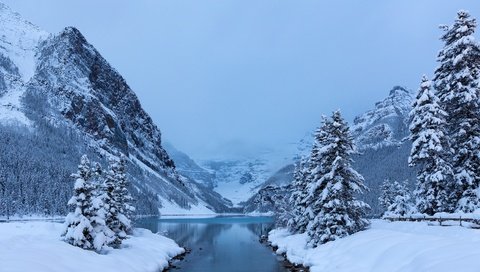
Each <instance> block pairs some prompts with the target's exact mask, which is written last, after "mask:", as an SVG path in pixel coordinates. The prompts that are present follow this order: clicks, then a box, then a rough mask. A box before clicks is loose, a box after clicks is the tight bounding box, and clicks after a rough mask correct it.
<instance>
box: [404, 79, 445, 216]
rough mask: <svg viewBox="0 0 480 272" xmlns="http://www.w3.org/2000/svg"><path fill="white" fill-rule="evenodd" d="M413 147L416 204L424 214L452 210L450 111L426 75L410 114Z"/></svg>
mask: <svg viewBox="0 0 480 272" xmlns="http://www.w3.org/2000/svg"><path fill="white" fill-rule="evenodd" d="M410 116H411V124H410V133H411V134H410V139H411V140H412V142H413V144H412V150H411V152H410V157H409V165H410V166H418V167H419V172H418V174H417V188H416V190H415V196H416V202H417V203H416V207H417V210H418V211H419V212H421V213H426V214H429V215H433V214H435V213H437V212H452V211H453V209H454V207H455V200H453V199H452V194H451V190H452V189H453V186H454V180H453V170H452V167H451V165H450V162H449V160H450V157H451V156H452V154H451V153H452V152H451V149H450V144H449V141H448V138H447V135H446V132H445V126H446V117H447V114H446V113H445V111H443V110H442V109H441V108H440V105H439V99H438V97H437V96H436V95H435V93H434V92H433V91H432V89H431V82H430V81H429V80H428V79H427V77H426V76H423V78H422V83H421V84H420V89H419V91H418V95H417V98H416V100H415V101H414V103H413V109H412V111H411V113H410Z"/></svg>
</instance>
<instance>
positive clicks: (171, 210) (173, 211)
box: [159, 199, 216, 216]
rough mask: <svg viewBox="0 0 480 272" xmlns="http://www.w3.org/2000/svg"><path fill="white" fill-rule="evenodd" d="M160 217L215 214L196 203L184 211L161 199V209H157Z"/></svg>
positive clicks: (174, 204)
mask: <svg viewBox="0 0 480 272" xmlns="http://www.w3.org/2000/svg"><path fill="white" fill-rule="evenodd" d="M159 211H160V215H162V216H163V215H214V214H216V213H215V212H214V211H212V210H211V209H209V208H207V207H206V206H205V205H203V204H201V203H198V204H197V205H191V207H190V209H188V210H187V209H184V208H182V207H180V206H178V205H177V204H176V203H173V202H170V201H168V200H164V199H162V208H160V209H159Z"/></svg>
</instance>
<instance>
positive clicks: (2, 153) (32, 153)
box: [0, 121, 158, 218]
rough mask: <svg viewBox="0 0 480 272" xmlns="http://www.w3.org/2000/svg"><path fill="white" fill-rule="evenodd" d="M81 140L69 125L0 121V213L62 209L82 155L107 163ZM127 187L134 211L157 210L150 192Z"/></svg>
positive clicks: (58, 213) (50, 212) (59, 213)
mask: <svg viewBox="0 0 480 272" xmlns="http://www.w3.org/2000/svg"><path fill="white" fill-rule="evenodd" d="M86 142H87V140H86V139H85V138H83V137H82V136H80V135H78V134H77V133H75V132H72V130H71V129H69V128H66V127H62V126H61V125H56V126H53V125H52V124H49V123H47V122H42V121H36V122H35V127H34V128H25V127H18V126H13V125H12V126H8V125H0V180H1V182H0V184H1V185H0V217H4V218H6V217H8V216H10V217H11V216H24V215H43V216H62V215H65V214H67V213H68V206H67V202H68V200H69V199H70V197H71V194H72V192H71V190H72V187H73V183H74V182H73V180H72V179H71V178H70V175H71V173H72V172H73V171H74V170H75V169H76V167H77V162H78V161H80V158H81V154H87V155H88V156H89V157H90V158H92V159H94V160H95V161H98V162H100V164H101V165H105V164H106V162H105V159H104V158H103V157H102V156H100V155H99V154H96V153H93V152H89V151H88V148H87V146H86V144H84V143H86ZM12 147H14V148H12ZM127 167H128V169H129V171H128V172H129V173H132V174H135V172H136V171H139V170H138V169H137V168H136V167H134V166H133V165H132V164H128V165H127ZM138 186H142V185H141V184H140V185H138ZM129 191H130V192H131V193H132V196H133V198H134V199H135V206H136V207H137V212H138V213H140V214H158V198H157V196H156V195H155V194H154V193H140V192H139V190H136V189H133V186H132V185H130V186H129ZM142 191H144V192H148V190H146V189H145V190H142Z"/></svg>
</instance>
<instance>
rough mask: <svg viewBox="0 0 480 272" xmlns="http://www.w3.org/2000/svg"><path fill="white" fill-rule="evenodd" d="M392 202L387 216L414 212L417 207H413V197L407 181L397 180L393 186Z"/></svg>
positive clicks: (386, 213)
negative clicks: (400, 181)
mask: <svg viewBox="0 0 480 272" xmlns="http://www.w3.org/2000/svg"><path fill="white" fill-rule="evenodd" d="M391 190H392V197H393V201H392V203H391V204H390V205H389V206H388V207H387V211H386V212H385V216H405V215H408V214H410V213H412V212H413V211H414V210H415V209H414V208H413V207H412V203H411V201H412V197H411V194H410V191H409V190H408V187H407V183H406V182H403V183H399V182H398V181H395V182H393V183H392V186H391Z"/></svg>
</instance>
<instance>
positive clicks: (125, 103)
mask: <svg viewBox="0 0 480 272" xmlns="http://www.w3.org/2000/svg"><path fill="white" fill-rule="evenodd" d="M0 25H1V30H0V124H3V125H8V126H9V127H6V128H4V130H11V131H12V133H11V134H15V133H16V135H14V136H12V137H14V138H18V137H25V139H31V138H32V136H31V135H38V136H42V137H51V138H52V139H57V140H58V141H59V142H60V144H65V145H66V142H65V143H62V142H61V140H62V139H65V138H68V137H70V135H74V136H72V138H76V139H77V141H78V143H76V145H78V147H77V148H76V150H71V149H73V148H72V147H69V146H65V148H64V150H63V152H65V149H69V152H73V153H71V154H69V155H70V156H69V157H68V159H70V160H71V162H69V163H65V162H64V161H59V162H58V163H53V165H56V166H57V167H59V168H60V169H55V170H58V171H59V172H61V173H62V175H65V174H63V173H69V172H70V173H71V172H73V171H75V168H74V167H72V165H74V162H77V161H78V159H79V157H80V155H81V154H80V153H89V155H90V156H92V158H91V159H92V160H96V161H100V162H101V163H105V161H106V158H108V157H109V156H111V154H113V153H114V152H116V151H119V152H122V153H124V154H126V155H127V157H128V158H130V164H129V176H130V179H131V180H132V181H133V186H132V190H134V193H135V196H136V198H137V199H138V202H137V206H138V207H139V209H138V211H139V212H140V213H156V212H158V210H157V211H155V206H156V207H157V208H161V207H164V206H165V207H166V206H168V207H173V206H176V207H178V210H177V212H179V213H180V212H181V211H182V210H187V211H188V210H189V209H190V208H193V207H200V208H201V209H203V210H209V211H210V212H213V211H215V210H217V209H218V210H223V209H224V208H225V205H224V204H223V203H222V202H223V200H222V199H221V197H220V196H218V195H216V194H214V193H213V192H212V191H211V190H209V189H208V188H206V187H203V186H199V185H198V184H195V183H192V182H191V181H190V180H188V179H185V178H183V177H181V176H180V175H179V174H178V173H177V171H176V170H175V164H174V162H173V161H172V159H171V158H170V157H169V156H168V154H167V152H166V151H165V150H164V149H163V147H162V141H161V136H162V135H161V132H160V130H159V128H158V127H157V126H156V125H155V123H154V122H153V120H152V119H151V118H150V116H149V115H148V114H147V113H146V112H145V111H144V110H143V108H142V106H141V104H140V101H139V100H138V98H137V96H136V95H135V93H134V92H133V90H131V89H130V87H129V86H128V84H127V83H126V81H125V79H124V78H123V77H122V76H121V75H120V74H119V73H118V72H117V71H116V70H115V69H114V68H113V67H111V66H110V64H109V63H108V62H107V61H106V60H105V59H104V58H103V57H102V56H101V54H100V53H99V52H98V51H97V50H96V49H95V48H94V47H93V46H92V45H91V44H89V43H88V41H87V40H86V38H85V37H84V36H83V35H82V34H81V32H80V31H79V30H77V29H75V28H73V27H67V28H65V29H64V30H63V31H61V32H60V33H58V34H55V35H51V34H48V33H46V32H45V31H43V30H40V29H39V28H38V27H36V26H34V25H32V24H31V23H29V22H27V21H25V20H24V19H22V18H21V17H20V15H18V14H17V13H14V12H12V11H11V10H10V9H9V8H8V7H6V6H5V5H4V4H1V3H0ZM24 126H27V127H28V128H29V131H30V133H32V134H30V135H28V133H27V132H25V131H20V132H19V131H17V130H16V129H15V128H13V127H24ZM33 141H36V140H35V138H33ZM61 149H62V148H57V147H53V146H49V145H46V146H45V147H44V149H43V150H42V153H45V154H50V156H49V157H50V158H51V159H52V160H56V159H60V158H62V157H64V153H60V154H58V153H56V152H59V151H60V152H62V150H61ZM31 156H32V157H33V158H36V157H39V156H40V155H38V154H31ZM19 159H20V158H19ZM38 161H39V163H43V162H42V161H41V160H40V159H38ZM19 163H21V162H19ZM33 167H39V168H40V169H46V168H47V166H38V165H35V166H32V167H31V168H33ZM6 171H13V170H8V169H7V170H6ZM7 174H8V173H7ZM8 175H14V173H12V174H8ZM27 176H28V177H27ZM32 176H33V177H30V175H29V174H28V173H26V175H23V176H22V178H23V179H27V178H28V179H29V180H25V181H23V180H20V181H19V182H20V183H21V182H23V183H22V184H13V182H14V181H12V179H8V180H7V181H8V182H12V183H9V184H7V186H6V187H7V190H15V188H16V187H19V186H29V187H30V186H32V184H33V185H34V186H38V188H35V190H37V191H38V190H39V191H40V192H39V194H40V193H43V191H45V190H46V189H44V188H45V186H43V187H42V186H40V184H42V183H43V182H45V181H44V180H50V182H51V185H53V184H56V183H60V181H61V180H63V181H65V179H67V180H68V177H67V178H65V177H63V176H58V175H57V176H54V175H53V174H51V176H52V178H53V179H54V180H51V179H50V178H47V179H43V180H40V179H39V180H38V181H36V182H32V180H31V179H35V175H32ZM67 182H71V181H67ZM27 183H28V185H27ZM64 187H65V186H63V185H62V187H61V188H60V187H59V188H57V189H58V190H56V191H53V192H54V193H56V194H59V195H57V196H54V198H53V199H59V201H63V200H64V198H65V197H64V195H65V194H66V192H64V191H62V190H65V189H64ZM35 190H34V191H35ZM11 195H13V196H15V197H18V199H12V200H11V201H15V200H19V201H18V202H21V203H26V202H28V203H35V204H36V206H38V210H39V211H43V210H45V208H43V207H42V206H48V210H52V211H51V212H56V211H58V210H59V208H58V207H57V206H59V205H65V204H66V203H49V205H42V203H41V201H40V202H39V201H38V199H35V197H38V196H34V195H20V196H17V195H16V194H11ZM154 195H156V196H158V197H155V196H154ZM51 205H54V207H51ZM13 209H14V212H19V213H22V212H23V211H24V210H27V208H26V207H18V209H16V208H15V207H13ZM60 210H61V209H60ZM0 213H2V209H0Z"/></svg>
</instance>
